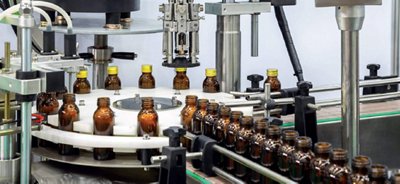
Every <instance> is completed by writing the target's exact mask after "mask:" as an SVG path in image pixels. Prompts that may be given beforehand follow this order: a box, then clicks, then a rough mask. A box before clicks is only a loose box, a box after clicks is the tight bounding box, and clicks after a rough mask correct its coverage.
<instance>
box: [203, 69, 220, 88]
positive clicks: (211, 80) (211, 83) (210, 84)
mask: <svg viewBox="0 0 400 184" xmlns="http://www.w3.org/2000/svg"><path fill="white" fill-rule="evenodd" d="M203 92H205V93H218V92H220V86H219V82H218V80H217V70H215V69H214V68H207V69H206V79H204V81H203Z"/></svg>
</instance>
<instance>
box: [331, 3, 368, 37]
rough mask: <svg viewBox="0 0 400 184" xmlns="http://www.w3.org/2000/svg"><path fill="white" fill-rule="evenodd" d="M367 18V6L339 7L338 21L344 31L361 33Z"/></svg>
mask: <svg viewBox="0 0 400 184" xmlns="http://www.w3.org/2000/svg"><path fill="white" fill-rule="evenodd" d="M364 17H365V6H364V5H358V6H337V7H336V21H337V24H338V27H339V29H340V30H342V31H359V30H361V28H362V25H363V23H364Z"/></svg>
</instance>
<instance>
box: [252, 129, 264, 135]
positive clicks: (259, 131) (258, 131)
mask: <svg viewBox="0 0 400 184" xmlns="http://www.w3.org/2000/svg"><path fill="white" fill-rule="evenodd" d="M254 132H255V133H256V134H262V135H265V132H266V130H265V128H260V129H258V128H256V129H254Z"/></svg>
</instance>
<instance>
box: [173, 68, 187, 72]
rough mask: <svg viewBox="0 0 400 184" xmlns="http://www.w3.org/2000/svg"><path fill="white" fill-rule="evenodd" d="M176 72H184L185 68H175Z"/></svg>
mask: <svg viewBox="0 0 400 184" xmlns="http://www.w3.org/2000/svg"><path fill="white" fill-rule="evenodd" d="M175 71H177V72H186V68H175Z"/></svg>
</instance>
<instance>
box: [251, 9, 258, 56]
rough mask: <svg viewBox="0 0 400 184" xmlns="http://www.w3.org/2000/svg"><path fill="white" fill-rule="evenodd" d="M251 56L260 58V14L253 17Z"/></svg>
mask: <svg viewBox="0 0 400 184" xmlns="http://www.w3.org/2000/svg"><path fill="white" fill-rule="evenodd" d="M251 56H252V57H258V14H253V15H251Z"/></svg>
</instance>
